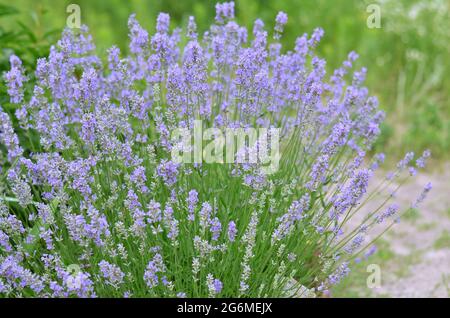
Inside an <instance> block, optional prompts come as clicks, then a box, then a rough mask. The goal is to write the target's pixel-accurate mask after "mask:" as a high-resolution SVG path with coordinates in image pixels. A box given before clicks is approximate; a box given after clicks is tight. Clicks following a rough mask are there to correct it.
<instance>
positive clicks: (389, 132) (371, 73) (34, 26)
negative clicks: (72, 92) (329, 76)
mask: <svg viewBox="0 0 450 318" xmlns="http://www.w3.org/2000/svg"><path fill="white" fill-rule="evenodd" d="M71 3H75V4H78V5H79V6H80V7H81V22H82V23H83V24H86V25H88V26H89V28H90V31H91V33H92V34H93V36H94V41H95V43H96V45H97V49H98V51H99V53H100V54H102V55H103V56H105V50H106V49H107V48H109V47H110V46H111V45H113V44H115V45H117V46H119V47H120V48H121V49H122V51H124V52H126V51H127V46H128V38H127V37H128V29H127V19H128V16H129V15H130V14H131V13H133V12H134V13H137V18H138V20H139V21H140V23H141V24H142V25H143V26H144V27H145V28H146V29H147V30H149V31H150V32H153V30H154V25H155V19H156V16H157V15H158V13H159V12H161V11H163V12H168V13H169V14H170V15H171V18H172V20H171V26H172V27H178V26H182V27H185V26H186V23H187V20H188V17H189V16H190V15H194V16H195V17H196V21H197V24H198V27H199V29H200V30H201V31H204V30H206V29H207V28H208V26H209V25H210V24H211V23H212V22H213V20H214V15H215V10H214V6H215V3H216V1H193V0H131V1H127V0H107V1H101V0H71V1H60V0H58V1H56V0H53V1H50V0H15V1H14V2H11V1H5V0H0V73H3V71H5V70H6V69H8V68H9V65H8V57H9V55H10V54H11V53H12V52H15V54H17V55H18V56H19V57H21V58H22V59H23V60H24V62H25V64H26V67H27V68H28V69H29V70H32V69H33V67H34V63H35V59H36V58H37V57H39V56H45V55H46V54H47V53H48V49H49V46H50V45H51V44H53V43H55V42H56V41H57V39H58V37H59V35H60V32H61V30H62V29H63V28H64V26H65V25H66V19H67V16H68V13H66V7H67V6H68V5H69V4H71ZM372 3H373V4H378V5H379V6H380V9H381V28H379V29H377V28H373V29H370V28H368V27H367V25H366V20H367V18H368V17H369V15H370V14H371V13H370V12H367V10H366V9H367V6H368V5H369V4H372ZM235 7H236V15H237V20H238V22H239V23H240V24H243V25H245V26H247V27H248V28H251V27H252V24H253V21H254V20H255V19H256V18H261V19H262V20H263V21H264V22H265V24H266V27H267V28H269V29H271V28H273V25H274V19H275V16H276V14H277V12H278V11H285V12H286V13H288V15H289V22H288V24H287V26H286V28H285V32H284V37H283V39H282V42H283V44H284V45H285V47H286V48H287V49H290V48H292V47H293V45H294V42H295V38H296V37H297V36H299V35H301V34H303V33H305V32H308V33H310V32H311V31H312V30H313V29H314V28H315V27H318V26H321V27H322V28H323V29H324V30H325V37H324V38H323V40H322V42H321V44H320V45H319V47H318V53H319V55H320V56H321V57H324V58H326V60H327V66H328V68H329V71H330V72H331V71H332V70H333V69H334V68H336V67H338V66H339V65H340V64H341V63H342V61H343V60H344V59H345V57H346V56H347V54H348V53H349V52H350V51H352V50H355V51H356V52H357V53H358V54H359V55H360V59H359V60H358V63H357V67H361V66H366V67H367V68H368V78H367V86H368V87H369V89H370V91H371V93H372V94H375V95H377V96H378V98H379V99H380V104H381V105H382V107H383V109H385V110H386V112H387V120H386V123H385V124H384V126H383V129H382V136H381V138H379V140H378V143H377V144H376V150H377V151H383V152H386V153H387V154H389V157H390V158H392V159H395V158H398V157H400V156H402V154H403V153H404V152H405V151H407V150H414V151H417V152H419V151H422V150H423V149H425V148H430V149H431V150H432V152H433V157H434V158H437V159H440V160H448V159H449V158H450V102H449V91H450V79H449V65H450V14H449V7H450V2H449V1H448V0H379V1H375V0H369V1H365V0H334V1H331V0H283V1H277V0H236V1H235ZM2 91H4V90H3V89H0V93H1V92H2ZM2 94H4V93H2ZM1 100H2V99H1V98H0V102H1Z"/></svg>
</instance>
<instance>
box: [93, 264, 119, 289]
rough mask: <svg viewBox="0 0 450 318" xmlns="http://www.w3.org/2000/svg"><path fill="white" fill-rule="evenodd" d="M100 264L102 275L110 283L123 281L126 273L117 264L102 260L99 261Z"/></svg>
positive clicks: (116, 283)
mask: <svg viewBox="0 0 450 318" xmlns="http://www.w3.org/2000/svg"><path fill="white" fill-rule="evenodd" d="M98 266H99V268H100V272H101V276H102V277H103V278H105V279H106V281H107V282H108V283H110V284H111V285H115V286H117V285H119V284H121V283H123V278H124V276H125V274H124V273H123V272H122V271H121V270H120V268H119V267H118V266H117V265H115V264H111V263H108V262H107V261H105V260H102V261H100V263H98Z"/></svg>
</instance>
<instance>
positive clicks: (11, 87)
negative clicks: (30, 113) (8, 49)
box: [4, 55, 26, 104]
mask: <svg viewBox="0 0 450 318" xmlns="http://www.w3.org/2000/svg"><path fill="white" fill-rule="evenodd" d="M9 63H10V64H11V69H10V70H9V71H8V72H6V73H5V75H4V78H5V81H6V86H7V88H8V95H9V98H10V102H11V103H13V104H20V103H21V102H22V101H23V83H24V82H25V80H26V78H25V76H24V69H23V67H22V61H21V60H20V59H19V58H18V57H17V56H15V55H11V56H10V57H9Z"/></svg>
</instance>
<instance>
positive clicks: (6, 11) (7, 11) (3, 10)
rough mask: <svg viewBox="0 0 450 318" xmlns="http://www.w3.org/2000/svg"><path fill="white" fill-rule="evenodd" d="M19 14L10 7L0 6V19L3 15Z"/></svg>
mask: <svg viewBox="0 0 450 318" xmlns="http://www.w3.org/2000/svg"><path fill="white" fill-rule="evenodd" d="M17 13H19V10H17V9H16V8H14V7H12V6H7V5H5V4H0V17H1V16H5V15H12V14H17Z"/></svg>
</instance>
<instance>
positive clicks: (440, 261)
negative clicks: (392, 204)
mask: <svg viewBox="0 0 450 318" xmlns="http://www.w3.org/2000/svg"><path fill="white" fill-rule="evenodd" d="M382 177H383V176H382V175H380V176H378V178H379V180H381V179H382ZM427 182H431V183H432V185H433V189H432V190H431V192H430V193H429V194H428V197H427V199H426V200H425V201H424V202H423V203H422V204H421V205H420V207H419V210H418V212H415V213H411V214H409V215H405V216H404V217H403V218H402V220H401V221H400V223H398V224H396V225H395V226H394V227H393V228H392V229H391V230H390V231H389V232H388V233H387V234H386V236H385V240H386V241H387V242H388V243H389V248H390V250H392V252H393V254H394V256H393V257H392V258H391V259H389V261H388V262H387V263H383V264H380V266H381V275H382V276H381V286H380V288H377V289H373V290H372V292H373V294H374V296H387V297H450V163H447V164H445V165H444V166H443V167H441V168H440V169H439V170H436V171H434V172H432V173H428V174H420V175H418V176H417V177H415V178H414V180H413V182H409V183H407V184H405V185H403V186H402V188H401V191H400V192H399V193H398V194H397V195H396V197H395V201H396V202H398V203H399V204H400V205H401V206H402V207H405V206H408V205H410V204H411V201H413V200H414V199H415V198H416V196H417V195H418V194H419V193H420V192H421V190H422V188H423V186H424V185H425V184H426V183H427ZM374 183H376V182H374ZM368 208H369V209H370V206H369V207H368Z"/></svg>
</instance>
